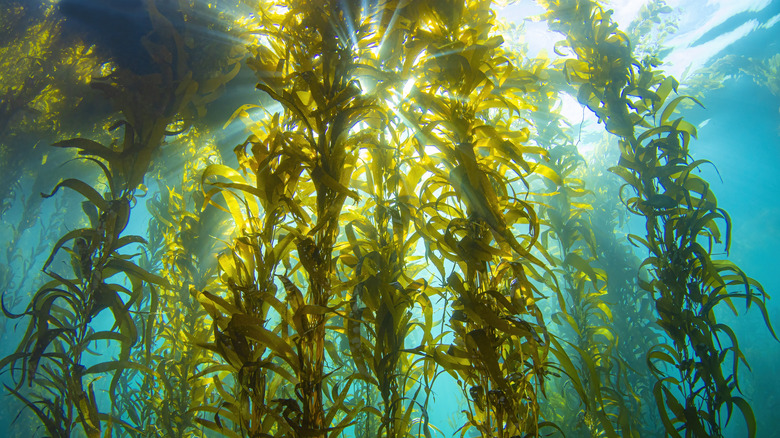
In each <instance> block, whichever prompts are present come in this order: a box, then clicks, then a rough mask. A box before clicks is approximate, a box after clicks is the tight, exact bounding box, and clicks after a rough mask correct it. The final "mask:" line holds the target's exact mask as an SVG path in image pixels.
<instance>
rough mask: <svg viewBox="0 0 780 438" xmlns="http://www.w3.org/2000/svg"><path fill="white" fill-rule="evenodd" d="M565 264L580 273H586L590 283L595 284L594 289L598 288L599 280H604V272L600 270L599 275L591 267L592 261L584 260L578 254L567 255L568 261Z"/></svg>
mask: <svg viewBox="0 0 780 438" xmlns="http://www.w3.org/2000/svg"><path fill="white" fill-rule="evenodd" d="M564 263H565V264H567V265H569V266H571V267H573V268H575V269H577V270H578V271H580V272H584V273H585V274H586V275H587V276H588V278H590V282H591V283H593V287H596V285H597V284H598V281H599V279H603V278H604V273H603V271H601V270H599V272H598V273H597V272H596V270H595V269H594V268H593V267H592V266H591V265H590V261H587V260H585V259H583V258H582V257H581V256H580V255H578V254H577V253H574V252H570V253H568V254H566V259H565V260H564ZM599 274H600V275H599Z"/></svg>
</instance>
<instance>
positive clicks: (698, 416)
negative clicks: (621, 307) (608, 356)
mask: <svg viewBox="0 0 780 438" xmlns="http://www.w3.org/2000/svg"><path fill="white" fill-rule="evenodd" d="M546 4H547V7H548V9H549V12H548V19H549V20H550V23H551V28H554V29H558V30H560V31H562V32H563V33H564V34H565V35H566V36H567V40H566V42H567V45H568V46H569V47H570V48H571V49H572V51H573V54H574V55H575V56H576V58H572V59H569V60H567V61H566V69H565V72H566V73H567V77H568V78H569V80H570V81H572V82H573V83H578V84H580V85H579V92H578V99H579V100H580V102H581V103H582V104H584V105H586V106H588V108H590V109H591V110H592V111H593V112H594V113H595V114H596V115H597V116H598V117H599V120H600V121H603V122H604V124H605V127H606V129H607V131H609V132H610V133H613V134H615V135H617V136H618V137H620V142H619V146H620V151H621V157H620V162H619V165H618V166H616V167H613V168H611V170H612V171H613V172H615V173H616V174H618V175H619V176H620V177H621V178H623V179H624V180H625V181H626V185H625V186H624V187H626V188H629V189H630V190H633V196H631V197H630V198H623V195H622V194H621V199H624V202H625V203H626V205H627V207H628V208H629V210H630V211H631V212H633V213H635V214H637V215H640V216H643V217H645V219H646V221H647V234H646V236H645V237H644V238H643V237H639V236H630V239H631V240H632V242H635V243H637V244H640V245H643V246H644V247H646V248H647V250H648V251H649V253H650V255H649V257H648V258H646V259H645V261H644V262H643V263H642V266H643V267H645V268H647V270H648V271H649V273H650V274H651V275H652V276H653V278H651V280H650V281H641V280H640V285H641V287H643V288H644V289H646V290H648V291H649V292H651V293H652V294H653V297H654V299H655V305H656V311H657V312H658V316H659V317H660V319H659V321H658V324H659V325H660V326H661V327H662V328H663V329H664V331H665V332H666V334H667V336H668V338H669V340H670V341H671V343H661V344H658V345H656V346H654V347H653V348H652V350H651V351H650V352H649V353H648V355H647V361H648V364H649V366H650V367H651V370H652V371H653V374H654V375H655V376H656V378H657V382H656V384H655V385H654V388H653V394H654V396H655V399H656V403H657V405H658V410H659V413H660V416H661V420H662V422H663V425H664V428H665V432H666V433H667V434H668V435H670V436H682V435H681V433H680V432H681V431H684V434H685V436H691V435H695V436H722V429H723V427H724V426H725V424H727V423H728V421H729V420H730V419H731V412H732V410H733V408H734V407H736V408H738V409H739V410H740V412H741V414H742V416H743V418H744V419H745V422H746V425H747V429H748V435H749V436H751V437H753V436H755V435H756V419H755V417H754V415H753V411H752V409H751V408H750V405H749V404H748V403H747V401H745V399H744V398H742V397H740V396H739V395H737V394H735V392H736V393H739V392H740V389H739V379H738V371H739V365H740V363H742V364H747V362H746V360H745V357H744V354H743V353H742V352H741V350H740V348H739V343H738V340H737V338H736V336H735V335H734V331H733V330H732V329H731V328H729V327H728V326H727V325H724V324H719V323H718V322H717V320H716V317H715V313H714V307H715V306H716V305H718V304H721V303H723V304H725V305H726V306H728V307H729V308H730V309H731V310H732V312H734V313H735V314H736V313H737V310H736V308H735V307H734V304H733V301H734V300H735V299H743V300H744V301H745V304H746V306H747V308H749V307H750V306H751V305H754V306H756V307H758V308H759V310H760V311H761V313H762V315H763V317H764V321H765V323H766V326H767V329H768V330H769V331H770V332H771V333H772V336H773V337H775V339H777V336H776V335H775V333H774V330H773V329H772V326H771V323H770V321H769V317H768V314H767V310H766V299H767V296H766V294H765V292H764V290H763V287H762V286H761V284H760V283H758V282H757V281H755V280H754V279H751V278H749V277H748V276H747V275H746V274H745V273H744V272H743V271H742V269H740V268H739V267H738V266H737V265H736V264H734V263H733V262H731V261H728V260H718V259H713V257H712V255H713V250H714V249H713V248H714V245H715V244H722V245H723V246H724V248H725V250H726V253H728V249H729V245H730V239H731V236H730V233H731V221H730V218H729V216H728V214H727V213H726V212H725V211H724V210H723V209H722V208H719V207H718V206H717V200H716V198H715V196H714V195H713V194H712V191H711V190H710V187H709V184H708V183H707V182H706V181H705V180H703V179H702V178H701V177H699V176H698V175H695V174H694V173H693V171H694V170H696V169H697V168H698V167H700V166H702V165H704V164H708V163H709V162H708V161H706V160H693V159H692V158H691V155H690V152H689V146H690V142H691V138H695V137H696V128H695V127H694V126H693V125H692V124H691V123H689V122H687V121H685V120H684V118H682V117H678V118H676V119H672V116H673V114H674V112H675V109H676V108H677V106H678V105H679V104H680V103H681V102H682V101H684V100H693V101H695V102H697V103H698V101H696V100H695V99H694V98H692V97H689V96H678V97H676V98H673V99H671V100H670V101H668V102H667V98H668V97H669V96H670V94H671V92H672V91H676V89H677V86H678V83H677V81H676V80H675V79H674V78H672V77H669V76H665V75H663V74H661V73H659V72H657V71H654V70H653V67H652V65H648V64H642V63H640V62H638V61H636V60H635V59H633V58H632V57H631V50H630V45H629V43H628V39H627V37H626V35H625V34H624V33H622V32H620V31H619V30H618V29H617V26H616V25H615V23H614V22H613V21H612V20H611V18H610V12H609V11H604V10H603V9H602V8H601V7H600V6H598V5H597V4H596V3H593V2H588V1H582V2H576V3H565V2H546ZM718 221H722V222H723V223H724V224H725V226H726V230H725V233H721V231H720V227H719V226H718V224H717V222H718ZM726 342H728V343H726ZM729 356H730V358H731V360H730V361H729V362H727V359H728V358H729ZM724 407H725V408H726V409H727V415H726V418H725V421H724V420H723V417H722V408H724Z"/></svg>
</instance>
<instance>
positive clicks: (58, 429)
mask: <svg viewBox="0 0 780 438" xmlns="http://www.w3.org/2000/svg"><path fill="white" fill-rule="evenodd" d="M3 386H5V389H6V390H7V391H8V392H9V393H11V394H13V395H14V396H15V397H16V398H18V399H19V400H20V401H21V402H22V403H24V404H25V405H26V406H27V407H28V408H30V409H31V410H32V411H33V412H35V415H36V416H37V417H38V419H39V420H41V423H43V425H44V427H46V431H47V432H48V433H49V435H51V436H52V437H66V436H68V432H67V431H66V430H65V429H64V428H63V427H62V421H59V422H58V421H56V417H55V419H53V418H51V417H50V416H48V415H46V413H45V412H44V411H43V410H42V409H41V408H39V407H38V406H37V404H38V403H36V402H33V401H31V400H29V399H28V398H27V397H25V396H23V395H22V394H21V393H19V392H18V391H16V390H15V389H13V388H11V387H9V386H8V385H5V384H3ZM42 402H43V404H45V405H47V407H48V408H49V411H50V412H52V413H55V412H57V408H56V407H55V406H52V403H51V402H49V401H48V400H42Z"/></svg>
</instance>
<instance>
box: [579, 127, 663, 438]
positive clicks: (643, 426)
mask: <svg viewBox="0 0 780 438" xmlns="http://www.w3.org/2000/svg"><path fill="white" fill-rule="evenodd" d="M612 146H613V145H612V144H611V142H607V141H602V142H600V143H599V144H598V145H597V146H596V153H594V154H592V156H591V157H590V159H589V161H588V164H589V165H588V166H587V168H586V169H585V172H584V175H583V180H584V181H585V183H586V185H587V186H588V187H593V189H592V190H593V192H594V194H595V200H594V202H593V203H592V206H593V210H592V211H591V212H590V214H589V216H590V218H591V225H592V228H591V229H592V230H593V237H594V239H595V241H596V247H597V248H598V250H599V256H598V266H599V267H601V268H602V269H603V270H604V272H606V274H607V278H608V281H607V285H606V286H607V294H606V295H605V296H604V301H605V302H606V303H608V304H609V310H610V312H611V320H612V330H613V332H614V333H616V334H617V337H616V342H615V349H614V350H613V358H614V360H615V366H616V367H618V368H619V369H620V372H615V373H612V377H613V383H612V387H613V388H615V389H616V390H617V393H618V394H620V395H621V396H622V397H623V400H624V402H625V403H626V405H627V406H629V408H628V409H629V410H630V412H633V413H641V414H640V415H636V414H634V415H632V416H631V418H630V419H629V420H630V421H631V423H632V427H633V430H635V431H638V432H639V436H659V435H662V434H663V425H662V424H661V421H660V417H659V416H658V410H657V408H656V404H655V400H654V396H653V386H654V384H655V378H654V377H653V375H652V374H651V372H650V368H648V366H647V361H646V356H647V353H648V352H649V351H650V349H651V348H652V347H653V346H655V345H658V344H659V343H661V341H662V339H663V334H662V333H663V331H662V330H661V328H660V326H658V325H657V324H656V316H655V313H654V310H655V302H654V301H653V297H652V294H651V293H650V292H649V291H647V290H645V289H642V288H640V287H639V285H638V277H637V273H638V272H639V266H640V264H641V260H639V258H638V257H637V256H636V255H634V250H633V246H632V245H631V244H630V243H629V242H628V240H627V239H626V238H625V232H624V231H622V230H621V228H622V224H623V223H624V221H625V219H626V215H628V214H629V212H628V211H626V210H625V209H624V208H622V207H623V206H622V203H621V202H620V196H619V194H620V187H621V184H620V179H619V177H618V176H617V175H614V174H612V173H610V172H606V169H607V168H608V167H609V166H608V165H607V164H606V163H608V162H609V163H611V162H612V159H611V158H610V157H612V156H613V155H614V156H617V154H616V153H614V152H613V153H609V152H608V151H607V148H611V147H612ZM641 275H642V277H641V278H645V279H646V274H644V273H642V274H641Z"/></svg>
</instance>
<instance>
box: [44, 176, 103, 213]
mask: <svg viewBox="0 0 780 438" xmlns="http://www.w3.org/2000/svg"><path fill="white" fill-rule="evenodd" d="M62 187H67V188H69V189H72V190H75V191H77V192H79V193H81V194H82V195H83V196H84V197H85V198H87V199H89V200H90V202H92V203H93V204H95V206H96V207H97V208H99V209H100V210H101V211H107V210H108V209H109V203H108V201H106V200H105V199H104V198H103V196H101V195H100V193H98V192H97V190H95V189H94V188H93V187H92V186H91V185H89V184H87V183H85V182H84V181H82V180H80V179H75V178H68V179H65V180H62V181H60V182H59V183H58V184H57V185H56V186H54V189H53V190H52V191H51V193H49V194H48V195H46V194H43V193H41V196H42V197H44V198H51V197H52V196H54V194H55V193H57V191H58V190H59V189H60V188H62Z"/></svg>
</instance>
